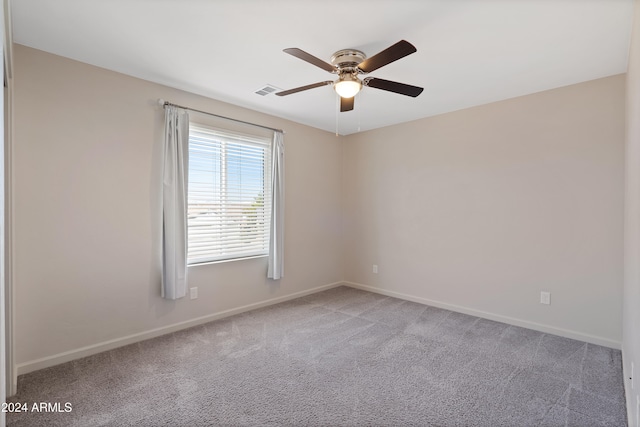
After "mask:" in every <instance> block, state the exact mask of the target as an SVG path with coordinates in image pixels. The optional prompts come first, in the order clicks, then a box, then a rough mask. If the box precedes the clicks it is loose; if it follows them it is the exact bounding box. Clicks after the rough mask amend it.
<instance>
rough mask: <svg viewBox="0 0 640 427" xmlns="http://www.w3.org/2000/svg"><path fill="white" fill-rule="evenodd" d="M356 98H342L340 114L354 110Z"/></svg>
mask: <svg viewBox="0 0 640 427" xmlns="http://www.w3.org/2000/svg"><path fill="white" fill-rule="evenodd" d="M355 98H356V97H355V96H352V97H351V98H340V112H341V113H344V112H345V111H351V110H353V100H354V99H355Z"/></svg>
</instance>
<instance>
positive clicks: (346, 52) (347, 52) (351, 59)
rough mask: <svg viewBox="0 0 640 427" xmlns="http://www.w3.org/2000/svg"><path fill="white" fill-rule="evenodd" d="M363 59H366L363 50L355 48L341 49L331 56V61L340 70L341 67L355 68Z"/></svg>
mask: <svg viewBox="0 0 640 427" xmlns="http://www.w3.org/2000/svg"><path fill="white" fill-rule="evenodd" d="M365 59H367V55H365V54H364V52H361V51H359V50H356V49H342V50H339V51H337V52H336V53H334V54H333V55H332V56H331V63H332V64H333V65H335V66H336V67H338V69H339V70H342V69H343V68H355V67H357V66H358V64H359V63H361V62H362V61H364V60H365Z"/></svg>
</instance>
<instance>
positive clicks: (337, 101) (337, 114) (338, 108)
mask: <svg viewBox="0 0 640 427" xmlns="http://www.w3.org/2000/svg"><path fill="white" fill-rule="evenodd" d="M335 111H336V137H337V136H338V117H340V116H339V114H340V113H339V112H338V111H340V95H338V94H336V108H335Z"/></svg>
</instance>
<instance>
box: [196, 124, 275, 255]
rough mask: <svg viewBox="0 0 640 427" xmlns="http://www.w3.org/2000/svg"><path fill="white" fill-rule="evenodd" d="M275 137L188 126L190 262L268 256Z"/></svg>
mask: <svg viewBox="0 0 640 427" xmlns="http://www.w3.org/2000/svg"><path fill="white" fill-rule="evenodd" d="M270 152H271V150H270V141H269V140H266V139H262V138H256V137H253V136H243V135H239V134H233V133H225V132H223V131H220V130H217V129H211V128H206V127H202V126H200V125H192V126H191V127H190V129H189V198H188V213H189V219H188V227H189V230H188V235H189V241H188V242H189V250H188V262H189V264H194V263H200V262H208V261H217V260H223V259H231V258H239V257H247V256H255V255H266V254H267V253H268V245H269V221H270V209H269V207H270V201H271V197H270V178H269V174H270V171H271V166H270Z"/></svg>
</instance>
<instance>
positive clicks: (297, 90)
mask: <svg viewBox="0 0 640 427" xmlns="http://www.w3.org/2000/svg"><path fill="white" fill-rule="evenodd" d="M332 84H333V82H332V81H331V80H327V81H325V82H318V83H313V84H310V85H306V86H300V87H296V88H294V89H289V90H283V91H282V92H276V95H278V96H287V95H291V94H292V93H298V92H302V91H303V90H309V89H314V88H317V87H320V86H327V85H332Z"/></svg>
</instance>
